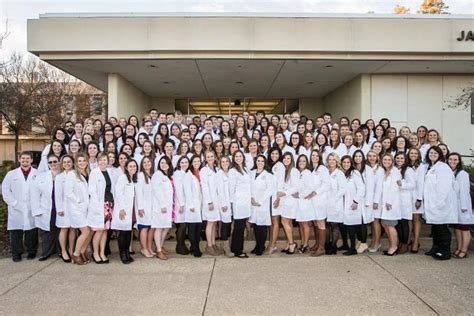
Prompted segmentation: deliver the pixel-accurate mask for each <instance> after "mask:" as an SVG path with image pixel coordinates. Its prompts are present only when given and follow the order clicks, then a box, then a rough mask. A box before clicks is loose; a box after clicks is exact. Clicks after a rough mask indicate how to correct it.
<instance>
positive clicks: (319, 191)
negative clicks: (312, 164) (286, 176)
mask: <svg viewBox="0 0 474 316" xmlns="http://www.w3.org/2000/svg"><path fill="white" fill-rule="evenodd" d="M312 175H313V183H314V192H316V196H315V197H313V198H312V199H311V201H312V203H313V210H314V219H316V220H323V219H326V218H327V216H328V209H327V208H328V198H329V197H328V194H327V193H328V190H329V185H330V184H329V170H328V168H326V167H325V166H324V165H320V166H319V167H318V169H315V170H313V173H312Z"/></svg>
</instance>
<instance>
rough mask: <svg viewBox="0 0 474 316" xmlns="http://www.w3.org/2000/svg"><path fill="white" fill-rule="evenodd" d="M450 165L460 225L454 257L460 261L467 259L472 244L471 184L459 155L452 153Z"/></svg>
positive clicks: (456, 230)
mask: <svg viewBox="0 0 474 316" xmlns="http://www.w3.org/2000/svg"><path fill="white" fill-rule="evenodd" d="M447 159H448V165H449V167H451V170H453V172H454V179H455V183H454V190H455V192H456V197H457V203H456V207H457V210H458V220H459V223H458V224H457V225H454V233H455V235H456V243H457V248H456V251H454V253H453V256H454V257H456V258H458V259H464V258H467V256H468V252H469V244H470V243H471V230H470V228H471V227H470V225H472V224H474V216H473V214H472V200H471V194H470V193H469V191H470V183H469V174H468V173H467V172H466V171H464V170H463V163H462V160H461V155H459V154H458V153H450V154H449V155H448V157H447Z"/></svg>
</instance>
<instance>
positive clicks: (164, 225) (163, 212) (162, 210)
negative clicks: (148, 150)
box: [151, 156, 175, 260]
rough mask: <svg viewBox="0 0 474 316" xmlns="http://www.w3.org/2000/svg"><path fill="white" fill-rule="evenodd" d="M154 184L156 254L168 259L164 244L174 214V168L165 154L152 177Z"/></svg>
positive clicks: (153, 219) (152, 225) (153, 220)
mask: <svg viewBox="0 0 474 316" xmlns="http://www.w3.org/2000/svg"><path fill="white" fill-rule="evenodd" d="M151 185H152V196H153V200H152V210H153V215H152V220H151V228H154V229H155V244H156V248H157V253H156V256H157V258H158V259H160V260H168V256H167V253H166V251H164V249H163V244H164V242H165V239H166V235H167V234H168V231H169V229H170V228H171V226H172V221H173V216H174V212H175V210H174V207H173V206H174V194H175V187H174V183H173V168H172V164H171V159H170V158H169V157H168V156H163V157H161V158H160V160H159V161H158V170H156V172H155V173H154V174H153V177H152V178H151Z"/></svg>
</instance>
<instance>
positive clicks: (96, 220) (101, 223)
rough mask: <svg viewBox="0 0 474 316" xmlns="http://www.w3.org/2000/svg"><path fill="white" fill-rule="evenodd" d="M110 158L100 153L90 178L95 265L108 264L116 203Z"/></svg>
mask: <svg viewBox="0 0 474 316" xmlns="http://www.w3.org/2000/svg"><path fill="white" fill-rule="evenodd" d="M108 164H109V157H108V156H107V155H106V154H104V153H100V154H99V155H97V165H98V166H97V168H95V169H93V170H92V171H91V174H90V176H89V196H90V199H89V209H88V212H87V225H88V226H89V228H90V229H91V231H93V232H94V235H93V237H92V248H93V251H94V252H93V255H92V259H93V260H94V262H95V263H97V264H101V263H108V262H109V259H108V258H107V256H106V243H107V231H108V230H109V229H110V224H111V221H112V214H113V209H114V203H115V196H114V191H115V182H114V181H112V175H111V173H109V170H108V169H107V167H108Z"/></svg>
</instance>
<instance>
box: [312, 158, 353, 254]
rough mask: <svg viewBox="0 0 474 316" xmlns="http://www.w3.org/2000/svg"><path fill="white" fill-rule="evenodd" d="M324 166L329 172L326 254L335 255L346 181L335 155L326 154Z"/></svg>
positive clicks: (342, 217) (342, 218)
mask: <svg viewBox="0 0 474 316" xmlns="http://www.w3.org/2000/svg"><path fill="white" fill-rule="evenodd" d="M326 164H327V166H328V172H329V183H328V194H327V223H328V224H329V228H330V233H329V236H330V245H331V246H330V247H329V249H328V251H327V252H326V253H327V254H330V255H335V254H336V253H337V241H338V240H339V236H340V234H341V232H340V226H342V223H343V222H344V195H345V194H346V190H347V179H346V176H345V175H344V173H343V172H342V171H341V169H340V161H339V157H338V156H337V154H335V153H330V154H328V157H327V159H326ZM346 242H347V241H346ZM319 247H321V246H319ZM319 247H318V248H319ZM323 247H324V245H323Z"/></svg>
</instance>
